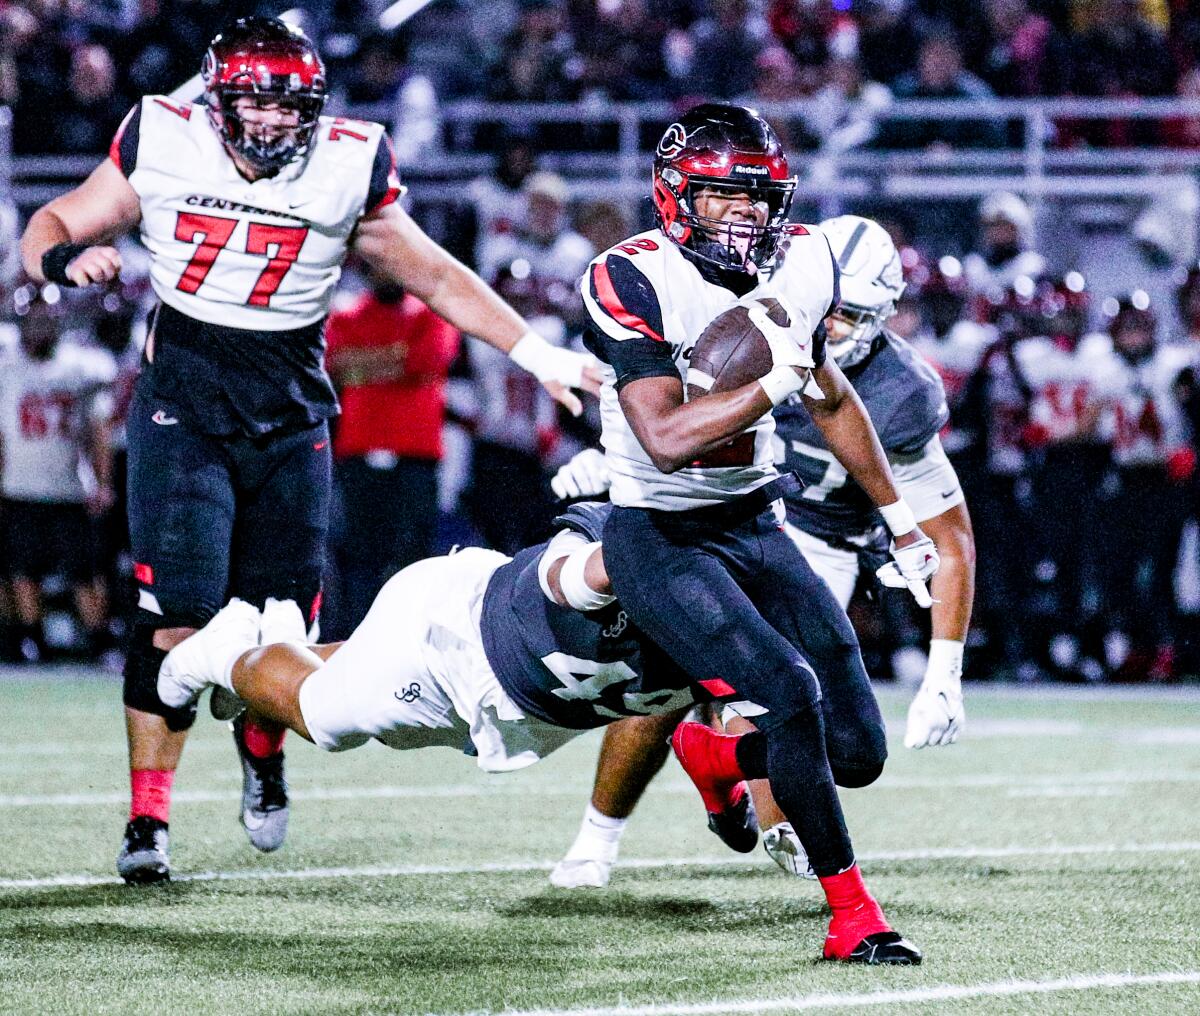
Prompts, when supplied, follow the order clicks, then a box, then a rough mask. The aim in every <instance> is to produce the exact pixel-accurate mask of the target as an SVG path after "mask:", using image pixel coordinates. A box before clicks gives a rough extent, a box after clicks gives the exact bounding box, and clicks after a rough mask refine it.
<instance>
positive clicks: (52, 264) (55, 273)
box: [42, 243, 89, 286]
mask: <svg viewBox="0 0 1200 1016" xmlns="http://www.w3.org/2000/svg"><path fill="white" fill-rule="evenodd" d="M88 246H89V245H88V244H86V243H56V244H55V245H54V246H53V247H51V248H50V249H49V250H48V251H46V253H45V254H43V255H42V274H43V275H44V276H45V277H46V281H47V282H56V283H58V284H59V285H60V286H74V285H75V283H74V282H72V281H71V280H70V279H68V278H67V265H69V264H70V263H71V262H72V261H74V260H75V259H76V258H77V257H79V255H80V254H82V253H83V252H84V251H85V250H87V249H88Z"/></svg>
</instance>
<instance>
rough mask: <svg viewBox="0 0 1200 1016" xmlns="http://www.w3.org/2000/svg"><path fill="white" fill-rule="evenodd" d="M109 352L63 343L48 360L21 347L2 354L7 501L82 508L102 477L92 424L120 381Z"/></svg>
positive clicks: (1, 445) (1, 431)
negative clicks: (95, 469) (88, 445)
mask: <svg viewBox="0 0 1200 1016" xmlns="http://www.w3.org/2000/svg"><path fill="white" fill-rule="evenodd" d="M116 374H117V368H116V362H115V361H114V360H113V358H112V357H111V356H110V355H109V354H108V353H107V352H106V351H105V350H102V349H88V348H85V347H83V346H78V345H75V344H74V343H71V342H61V343H60V344H59V345H58V347H57V349H56V350H55V352H54V355H53V356H52V357H51V358H50V359H48V360H34V359H31V358H30V357H29V356H27V355H26V354H25V352H24V351H23V350H22V349H21V348H20V347H19V346H17V345H15V344H14V345H11V346H7V348H5V349H4V352H3V353H2V354H0V458H3V462H4V472H3V489H4V496H5V497H8V498H13V499H15V500H19V501H48V502H56V503H81V502H83V501H84V500H85V499H86V498H87V495H88V493H89V492H90V491H91V490H92V489H93V488H94V485H95V477H94V476H93V475H92V472H91V469H90V467H89V466H88V464H87V461H86V458H85V455H84V448H85V442H86V431H87V424H88V423H89V421H90V420H93V419H97V418H103V417H104V416H105V415H106V414H107V413H108V411H109V409H110V406H111V403H110V402H109V401H108V400H107V399H106V398H105V391H104V389H105V386H107V385H109V384H110V383H111V382H112V381H113V379H114V378H115V377H116Z"/></svg>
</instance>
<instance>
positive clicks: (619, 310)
mask: <svg viewBox="0 0 1200 1016" xmlns="http://www.w3.org/2000/svg"><path fill="white" fill-rule="evenodd" d="M592 285H593V287H594V288H595V290H596V296H597V297H598V298H599V300H600V306H602V307H603V308H604V309H605V310H606V311H608V313H609V315H610V316H611V317H612V319H613V320H614V321H616V322H617V324H619V325H624V326H625V327H626V328H632V329H633V330H634V331H637V332H641V333H642V334H643V335H645V336H646V337H647V338H649V339H654V340H655V341H656V342H663V341H665V340H664V339H663V337H662V336H661V335H659V334H658V332H656V331H655V330H654V329H653V328H651V327H650V326H649V325H648V324H646V322H645V321H643V320H642V319H641V318H640V317H638V316H637V315H636V314H631V313H629V311H627V310H626V309H625V306H624V304H622V303H621V298H620V297H619V296H617V291H616V290H615V289H614V288H613V284H612V279H610V278H609V277H608V266H607V265H606V264H604V263H603V262H601V263H600V264H598V265H595V266H593V268H592Z"/></svg>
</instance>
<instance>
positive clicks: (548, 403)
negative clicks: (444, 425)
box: [467, 314, 566, 456]
mask: <svg viewBox="0 0 1200 1016" xmlns="http://www.w3.org/2000/svg"><path fill="white" fill-rule="evenodd" d="M528 324H529V327H530V328H531V329H532V330H533V331H535V332H537V333H538V334H539V335H540V336H541V337H542V338H544V339H545V340H546V341H548V342H549V343H551V344H552V345H555V346H561V345H563V344H564V343H565V341H566V329H565V327H564V326H563V323H562V321H560V320H559V319H558V318H556V317H552V316H550V315H546V314H543V315H538V316H536V317H533V318H531V319H529V321H528ZM467 356H468V358H469V360H470V363H471V375H472V378H473V380H474V384H473V385H472V389H473V391H472V394H473V395H474V397H475V400H476V403H477V404H476V406H475V407H473V408H474V412H473V413H471V414H470V415H472V416H473V417H474V420H475V437H476V438H477V439H479V440H481V441H489V442H491V443H492V444H498V445H503V446H504V447H506V448H512V449H515V450H516V451H522V452H527V453H529V454H530V455H532V456H539V455H540V453H541V449H542V448H543V447H544V445H545V443H546V441H547V437H548V434H549V433H550V432H552V431H553V430H554V428H555V423H556V421H557V418H558V414H557V410H556V406H557V404H556V403H555V402H554V400H553V399H551V398H550V396H549V394H547V392H546V389H544V388H543V387H542V386H541V385H540V384H539V383H538V380H537V378H535V377H534V376H533V375H532V374H530V373H529V372H528V371H526V370H523V369H522V368H520V367H518V366H517V365H516V364H515V363H513V361H512V359H511V358H510V357H509V356H508V354H507V353H502V352H500V350H498V349H497V348H496V347H495V346H489V345H488V344H487V343H486V342H469V343H467Z"/></svg>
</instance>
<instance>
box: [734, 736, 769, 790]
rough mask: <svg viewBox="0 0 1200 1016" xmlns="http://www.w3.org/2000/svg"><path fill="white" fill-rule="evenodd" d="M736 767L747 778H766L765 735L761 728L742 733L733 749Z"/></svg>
mask: <svg viewBox="0 0 1200 1016" xmlns="http://www.w3.org/2000/svg"><path fill="white" fill-rule="evenodd" d="M734 754H735V755H736V756H737V763H738V768H739V769H740V770H741V771H742V774H743V775H744V776H745V777H746V779H748V780H765V779H766V778H767V735H766V734H764V733H763V732H762V731H761V730H751V731H750V732H749V733H746V734H743V735H742V739H741V740H740V741H738V743H737V747H736V748H735V749H734Z"/></svg>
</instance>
